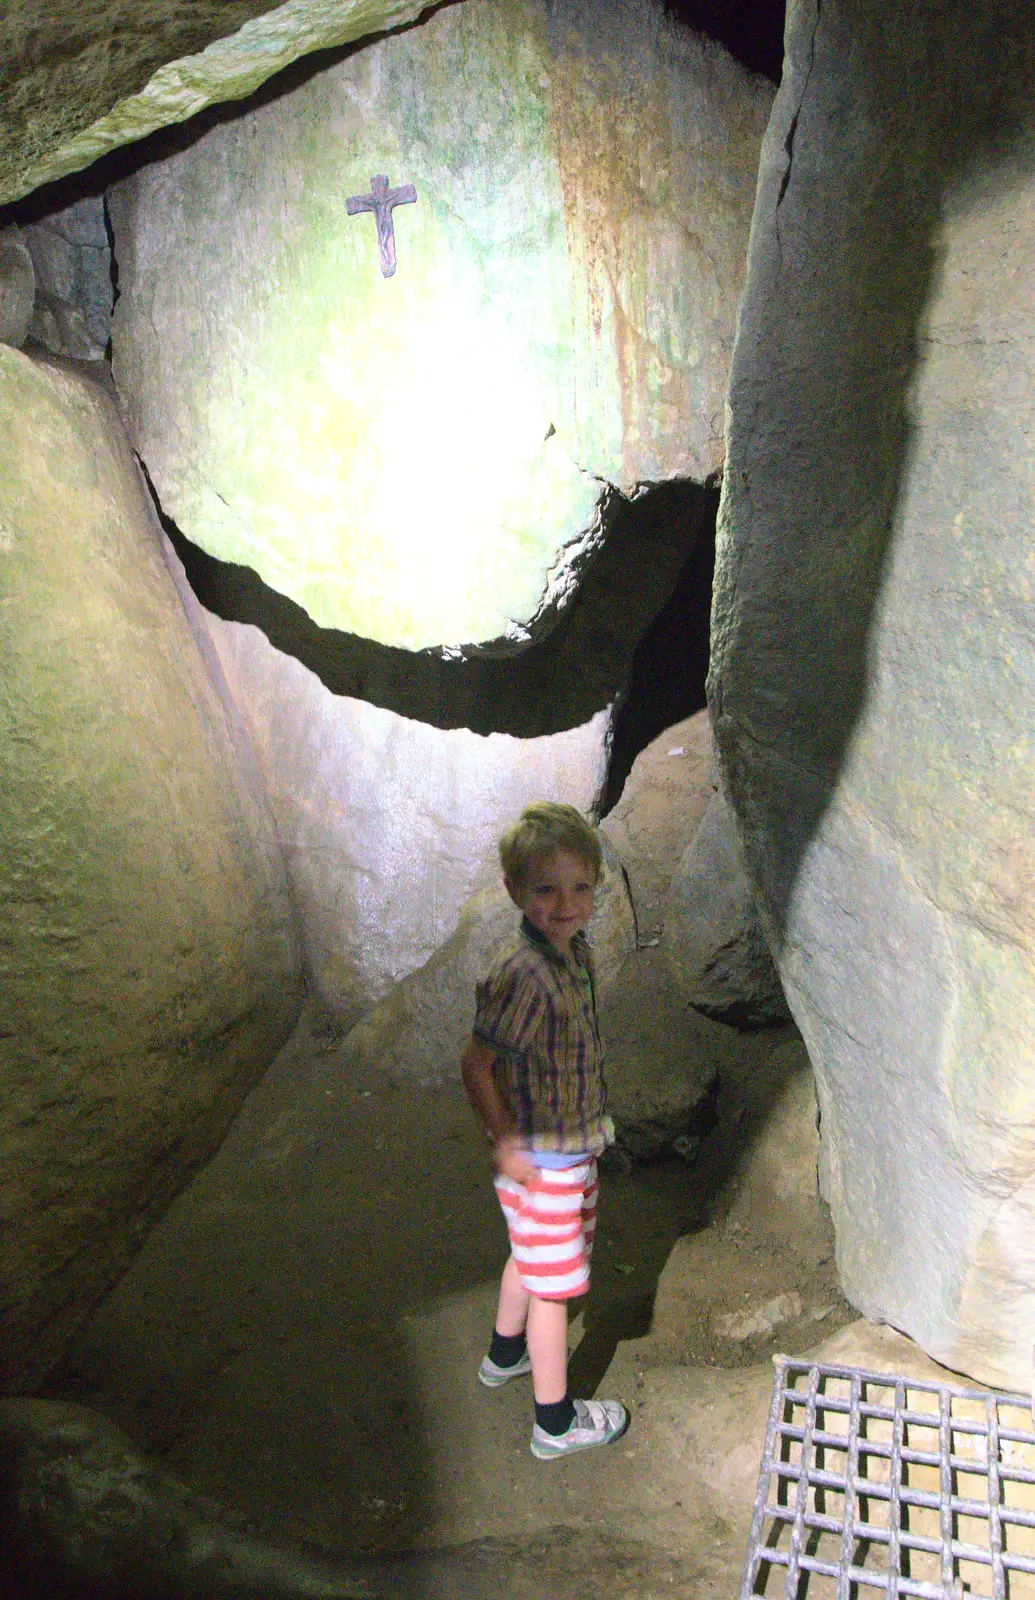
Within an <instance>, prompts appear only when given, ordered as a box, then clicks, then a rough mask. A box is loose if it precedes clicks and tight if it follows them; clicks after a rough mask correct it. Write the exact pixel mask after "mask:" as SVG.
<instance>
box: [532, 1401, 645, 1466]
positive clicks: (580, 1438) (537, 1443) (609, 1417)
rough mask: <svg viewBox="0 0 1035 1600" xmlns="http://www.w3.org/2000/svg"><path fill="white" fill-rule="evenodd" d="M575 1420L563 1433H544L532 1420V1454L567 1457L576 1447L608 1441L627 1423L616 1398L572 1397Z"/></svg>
mask: <svg viewBox="0 0 1035 1600" xmlns="http://www.w3.org/2000/svg"><path fill="white" fill-rule="evenodd" d="M572 1404H573V1405H574V1407H575V1420H574V1422H573V1423H572V1425H571V1427H570V1428H569V1429H568V1430H567V1432H566V1433H559V1434H555V1433H547V1432H546V1429H545V1428H541V1427H540V1426H539V1424H538V1422H537V1423H536V1425H535V1427H534V1428H533V1429H532V1445H531V1449H532V1454H533V1455H534V1456H537V1457H538V1459H539V1460H540V1461H552V1460H553V1459H554V1457H555V1456H570V1455H572V1454H573V1453H574V1452H575V1451H576V1450H592V1449H593V1446H594V1445H598V1444H611V1443H612V1441H613V1440H615V1439H620V1438H621V1437H622V1434H623V1433H624V1432H625V1430H626V1428H627V1427H628V1426H629V1413H628V1411H626V1409H625V1407H624V1406H623V1405H622V1403H621V1401H620V1400H575V1401H573V1402H572Z"/></svg>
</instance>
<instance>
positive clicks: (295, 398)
mask: <svg viewBox="0 0 1035 1600" xmlns="http://www.w3.org/2000/svg"><path fill="white" fill-rule="evenodd" d="M769 104H770V90H769V87H768V85H767V84H765V83H763V82H762V81H761V80H757V79H754V78H752V77H751V76H750V75H749V74H747V73H745V72H744V71H743V70H742V69H741V68H740V67H738V66H736V64H735V63H734V62H733V61H732V60H731V59H730V58H729V57H727V56H726V55H725V54H724V53H723V52H722V51H721V49H719V48H718V47H716V46H710V45H707V44H706V43H704V42H703V41H701V40H699V39H698V38H697V37H696V36H695V35H693V34H691V33H689V32H688V31H687V30H685V29H681V28H679V27H678V25H677V24H676V23H674V22H673V21H672V20H671V19H669V18H667V17H666V15H665V13H664V10H663V8H662V6H661V5H660V3H655V0H634V3H630V4H625V5H623V6H621V7H616V6H615V5H613V4H611V3H609V0H594V3H593V4H584V3H583V0H563V3H562V4H560V5H557V4H551V5H547V4H546V3H545V0H499V3H496V0H467V3H465V4H464V5H462V6H446V7H442V8H440V9H438V10H437V11H436V12H435V13H434V14H433V15H432V17H431V18H430V19H429V20H428V21H427V22H426V23H425V24H423V25H422V26H420V27H418V28H412V29H409V30H408V31H406V32H405V33H403V34H399V35H395V36H391V37H388V38H385V39H382V40H379V41H378V42H376V43H375V44H372V45H369V46H367V47H366V48H364V49H362V50H359V51H356V52H354V53H352V54H350V55H349V56H348V57H347V58H346V59H344V60H342V61H340V62H338V63H337V64H335V65H332V66H330V67H327V68H326V69H324V70H320V71H317V72H313V73H312V74H310V75H309V76H308V77H307V78H306V79H305V80H304V81H302V82H299V83H298V84H297V85H296V86H295V87H292V88H288V89H285V90H284V92H283V93H281V94H279V95H278V96H277V97H276V98H274V97H272V96H267V97H266V98H265V100H264V101H263V102H262V103H261V104H256V105H253V106H252V107H251V108H250V109H249V110H248V111H247V112H242V114H241V115H239V116H237V117H235V118H234V119H232V120H231V119H225V118H224V119H220V120H218V121H215V122H214V123H213V124H212V125H211V126H209V127H208V129H207V131H205V132H203V133H200V134H199V136H198V137H197V138H195V139H193V140H192V141H191V142H190V143H189V144H188V145H187V147H186V148H182V149H180V150H179V151H178V152H176V153H173V154H169V155H168V156H166V157H165V158H164V159H160V160H156V161H155V162H153V163H152V164H150V165H148V166H147V167H145V168H142V169H141V171H140V172H138V173H137V174H136V175H135V176H133V177H132V178H130V179H127V180H125V181H124V182H123V183H121V184H119V185H117V186H116V187H115V189H114V190H113V191H112V192H111V194H110V196H109V204H110V210H111V215H112V219H113V222H114V228H115V236H116V254H117V257H118V261H119V285H120V298H119V301H118V305H117V308H116V316H115V329H114V335H113V343H114V360H115V369H116V375H117V382H118V386H119V390H120V395H121V397H122V401H123V405H124V408H125V412H126V416H127V418H128V422H129V426H130V431H131V435H132V438H133V440H134V444H135V445H136V447H137V449H138V450H139V452H140V454H141V455H142V457H143V459H144V460H145V461H146V463H147V466H148V470H149V472H150V474H151V476H152V479H153V481H154V483H155V485H156V488H157V491H158V494H159V496H160V498H161V501H162V504H163V507H164V509H165V510H166V511H167V512H168V514H169V515H170V516H171V517H172V519H173V520H174V521H175V522H176V523H177V525H178V526H179V527H180V528H181V530H182V531H183V532H184V533H185V534H186V535H187V536H188V537H189V538H191V539H192V540H194V541H195V542H196V543H197V544H199V545H201V546H202V547H203V548H204V549H205V550H207V551H209V552H210V553H211V554H212V555H214V556H217V557H219V558H221V559H223V560H226V561H231V562H236V563H239V564H243V565H245V566H251V567H254V568H255V569H256V570H257V571H258V572H259V573H260V575H261V576H262V577H263V578H264V579H265V581H266V582H267V583H268V584H270V585H271V586H272V587H274V588H276V589H278V590H279V591H280V592H282V593H283V594H285V595H288V596H290V597H291V598H292V599H293V600H295V601H297V602H298V603H299V604H300V605H301V606H303V607H304V608H305V610H306V611H307V612H308V613H309V615H310V616H311V617H312V618H313V619H314V621H315V622H317V623H318V624H320V625H321V626H322V627H327V628H338V629H343V630H346V631H349V632H352V633H355V634H359V635H361V636H363V637H367V638H373V639H378V640H380V641H382V642H383V643H387V644H395V645H401V646H405V647H406V648H409V649H418V648H422V647H426V646H445V645H453V646H457V645H461V644H464V643H469V642H471V641H482V642H490V641H492V642H496V643H497V644H498V645H499V646H500V647H501V648H511V647H513V646H514V645H515V644H520V643H523V642H525V641H526V640H527V639H528V637H529V632H530V631H531V632H535V631H536V630H537V629H545V627H546V626H547V625H548V623H549V622H550V621H551V620H552V619H554V618H555V616H556V614H557V611H558V609H559V608H561V607H563V605H564V603H565V601H566V600H567V598H569V597H570V595H571V593H572V592H573V589H574V586H575V585H576V583H577V581H578V576H579V572H580V570H581V568H582V564H583V563H584V561H585V560H586V558H587V557H588V555H589V554H590V552H591V551H592V548H593V546H594V542H595V541H598V540H599V538H600V528H599V526H598V520H597V507H598V502H599V500H600V496H601V480H606V481H607V482H609V483H611V484H615V485H617V486H618V487H620V488H622V489H624V490H627V491H631V490H633V489H634V488H635V487H636V486H637V485H638V484H640V483H642V482H644V481H650V480H655V481H657V480H660V479H665V478H670V477H676V476H690V477H696V478H704V477H705V476H707V475H708V474H709V473H710V472H712V471H713V470H714V469H715V468H716V467H717V466H718V464H719V463H720V461H721V459H722V450H723V438H722V435H723V395H724V390H725V383H726V374H727V367H728V355H729V350H730V346H731V341H732V333H733V322H734V316H735V308H736V304H737V299H738V296H739V292H740V286H741V280H742V271H743V259H744V252H745V246H746V237H747V224H748V218H749V213H750V206H751V202H752V198H753V193H754V182H755V173H756V169H757V156H758V148H759V142H760V137H761V131H762V126H763V123H764V119H765V116H766V114H767V112H768V109H769ZM616 105H621V107H622V114H621V116H620V117H616V116H615V106H616ZM181 142H182V141H181ZM377 172H380V173H384V174H387V176H388V179H389V182H390V184H392V185H399V184H413V185H414V186H415V188H416V193H417V200H416V203H415V204H407V205H400V206H398V207H397V208H396V210H395V211H394V213H393V217H394V231H395V238H396V251H397V261H398V265H397V270H396V272H395V274H394V276H391V277H384V276H382V272H381V270H380V268H379V265H378V244H377V235H376V229H375V224H374V219H373V217H372V215H370V214H369V213H364V214H361V215H358V216H349V215H348V214H347V210H346V200H347V199H348V198H349V197H350V196H356V195H363V194H366V193H367V192H368V191H370V184H371V182H372V174H374V173H377Z"/></svg>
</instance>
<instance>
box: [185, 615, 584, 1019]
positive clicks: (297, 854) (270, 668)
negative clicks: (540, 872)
mask: <svg viewBox="0 0 1035 1600" xmlns="http://www.w3.org/2000/svg"><path fill="white" fill-rule="evenodd" d="M208 627H209V631H210V633H211V636H212V638H213V640H214V642H215V646H216V649H217V651H218V653H219V658H220V662H221V664H222V668H223V671H224V672H225V674H226V679H227V682H228V684H229V686H230V690H231V693H232V694H233V697H234V700H235V703H236V704H237V706H238V707H239V708H240V711H241V715H242V718H243V720H244V722H245V725H246V727H247V729H248V734H249V742H250V744H251V746H252V748H253V749H254V751H255V755H256V759H257V761H258V763H259V765H260V767H261V769H262V772H263V776H264V779H265V783H266V787H267V790H268V793H269V797H270V805H271V807H272V810H273V815H274V817H275V819H276V827H277V835H278V837H279V839H280V843H281V848H282V850H283V853H284V860H285V864H286V867H287V871H288V876H289V879H290V882H291V891H292V895H293V898H294V901H295V904H296V906H297V908H298V913H299V917H300V919H301V924H302V940H303V949H304V954H305V963H306V971H307V974H308V976H309V978H310V980H311V982H312V985H313V987H314V988H315V989H316V991H317V993H318V994H319V995H320V997H321V999H322V1000H323V1001H324V1003H325V1005H327V1006H328V1007H329V1008H330V1010H332V1011H333V1012H335V1013H337V1015H338V1016H339V1017H340V1018H342V1019H344V1020H345V1021H347V1022H352V1021H355V1020H356V1018H357V1017H358V1016H359V1015H360V1013H361V1012H362V1011H364V1010H365V1009H366V1008H367V1007H368V1006H369V1005H371V1004H372V1003H373V1002H374V1001H375V1000H379V999H380V998H381V997H382V995H384V994H386V993H387V992H388V990H389V989H390V988H391V987H392V985H393V984H394V983H396V982H398V981H399V980H400V979H401V978H404V977H405V976H406V975H407V973H410V972H413V971H414V970H415V969H416V968H418V967H421V966H423V964H424V963H425V962H426V961H427V960H428V959H429V957H430V956H431V955H432V954H433V953H434V951H436V950H437V949H438V948H439V946H440V945H442V944H444V943H445V941H446V940H447V939H448V938H449V937H450V936H451V935H452V934H453V932H454V930H455V929H456V927H457V924H458V922H459V920H460V914H461V911H462V909H463V907H464V904H465V902H466V901H467V900H468V899H469V898H470V896H471V895H472V894H473V893H474V892H475V891H476V890H478V889H479V888H481V887H484V885H485V884H486V882H487V881H489V880H490V879H494V878H495V877H496V876H497V875H498V861H497V854H496V850H497V843H498V840H499V837H500V835H501V833H502V832H503V830H504V828H505V827H506V826H507V824H508V823H510V822H513V821H514V819H515V818H516V817H517V816H518V815H519V814H520V812H521V810H522V808H523V807H524V806H526V805H527V804H528V803H529V802H530V801H532V800H543V799H549V800H562V801H566V802H567V803H568V804H569V805H574V806H576V807H577V808H578V809H579V810H580V811H588V810H589V809H590V808H591V807H592V805H593V804H594V802H595V800H596V799H597V796H598V795H599V793H600V790H601V789H602V787H603V784H604V778H605V775H606V768H607V748H606V746H607V734H608V730H609V727H610V714H609V712H608V711H607V710H604V711H601V712H599V713H598V714H597V715H596V716H595V717H592V718H591V719H590V720H589V722H587V723H585V724H584V725H583V726H582V727H579V728H572V729H569V730H568V731H567V732H563V733H555V734H544V735H543V736H542V737H541V738H538V739H515V738H512V737H510V736H509V735H507V734H500V733H493V734H486V735H480V734H475V733H471V732H470V731H469V730H468V729H467V728H451V729H443V728H434V727H431V726H430V725H429V724H428V723H425V722H417V721H415V720H413V719H411V718H409V717H402V716H398V715H397V714H396V713H395V712H393V711H384V710H382V709H381V708H380V707H378V706H373V705H370V704H368V703H367V702H366V701H364V700H353V699H351V698H349V697H348V696H346V695H333V694H331V693H329V691H328V690H326V689H325V688H324V687H323V684H322V683H321V682H320V680H319V678H317V677H316V676H315V675H314V674H313V673H311V672H310V671H308V669H307V668H305V667H303V666H302V665H301V664H300V663H299V662H297V661H295V660H294V659H293V658H292V657H291V656H289V655H285V654H283V652H281V651H279V650H276V649H274V647H273V646H272V645H271V644H270V643H269V641H268V640H267V639H266V638H265V636H264V635H263V634H262V633H261V631H260V630H259V629H258V628H254V627H251V626H249V625H246V624H243V623H232V622H222V621H220V620H219V619H218V618H216V617H213V616H209V617H208Z"/></svg>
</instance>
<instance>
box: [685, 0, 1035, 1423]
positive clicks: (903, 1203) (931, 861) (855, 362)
mask: <svg viewBox="0 0 1035 1600" xmlns="http://www.w3.org/2000/svg"><path fill="white" fill-rule="evenodd" d="M978 40H980V41H981V44H980V48H979V50H978V53H979V54H980V61H981V68H980V71H975V61H976V59H977V56H976V53H975V51H976V41H978ZM788 45H789V59H788V67H787V70H786V73H785V77H784V82H783V86H782V88H781V90H780V94H779V97H778V100H777V105H776V109H775V112H774V118H773V122H772V125H771V127H770V130H769V133H768V135H767V139H766V144H765V149H764V154H763V164H762V170H761V176H760V185H759V197H758V205H757V210H756V216H755V221H754V225H753V231H752V251H751V258H750V263H749V270H748V284H747V289H746V293H745V299H744V302H743V305H742V307H741V313H740V324H739V337H738V344H737V349H736V353H735V358H734V367H733V373H732V377H731V386H730V414H731V424H730V428H731V431H730V453H729V459H728V462H727V470H726V478H725V495H724V501H723V506H722V511H721V514H720V539H719V550H718V563H717V573H716V599H715V611H714V629H713V657H712V660H713V669H712V680H711V686H710V693H711V697H712V705H713V712H714V714H715V725H716V737H717V741H718V745H719V749H720V753H721V758H722V764H723V769H724V787H725V789H726V791H727V793H728V794H729V795H730V797H731V800H732V802H733V804H734V806H735V807H736V810H737V812H738V814H739V818H740V822H741V825H742V828H743V831H744V835H745V839H746V845H747V851H748V858H749V865H750V868H751V871H752V875H753V877H754V879H755V882H756V885H757V887H758V889H759V891H760V895H761V900H762V904H763V907H764V910H765V913H766V915H767V916H768V919H769V932H770V933H771V936H772V937H771V941H770V942H771V943H772V945H773V947H774V949H776V950H778V951H779V965H780V971H781V976H782V978H783V984H784V989H785V991H786V993H787V997H788V1000H789V1002H790V1005H791V1008H792V1010H793V1012H794V1015H795V1019H796V1020H797V1022H798V1024H799V1026H800V1028H801V1030H802V1033H803V1034H804V1036H805V1040H806V1043H807V1045H808V1050H809V1055H810V1057H811V1059H812V1062H813V1064H814V1066H815V1070H816V1078H817V1085H818V1091H819V1098H820V1105H821V1111H822V1136H823V1164H824V1169H825V1184H826V1190H827V1193H828V1196H829V1200H830V1203H831V1206H832V1209H833V1214H834V1220H835V1223H836V1227H837V1235H838V1265H839V1269H840V1272H841V1275H842V1279H843V1282H844V1286H845V1290H846V1293H847V1294H848V1295H849V1297H850V1298H851V1299H852V1300H853V1301H854V1302H855V1304H856V1305H858V1306H859V1307H860V1308H861V1309H863V1310H864V1311H865V1312H866V1313H867V1314H868V1315H870V1316H873V1317H877V1318H881V1319H884V1320H887V1321H889V1322H891V1323H893V1324H894V1325H895V1326H897V1327H899V1328H902V1329H904V1330H905V1331H906V1332H908V1333H910V1334H911V1335H912V1336H913V1337H914V1338H916V1339H917V1340H918V1341H919V1342H920V1343H921V1344H922V1345H923V1346H924V1348H925V1349H927V1350H928V1351H929V1352H930V1353H931V1354H932V1355H934V1356H935V1357H936V1358H937V1359H938V1360H940V1361H943V1362H945V1363H946V1364H947V1365H948V1366H950V1367H952V1368H954V1369H957V1370H960V1371H963V1372H968V1373H971V1374H974V1375H977V1376H979V1377H981V1378H984V1379H986V1380H988V1381H993V1382H998V1383H1002V1384H1005V1385H1006V1386H1007V1387H1009V1388H1011V1389H1020V1390H1022V1391H1024V1392H1025V1393H1026V1392H1027V1391H1028V1390H1029V1389H1030V1387H1031V1355H1032V1327H1033V1325H1035V845H1033V841H1035V789H1033V785H1032V771H1033V757H1035V750H1033V745H1032V714H1031V708H1032V704H1033V700H1035V622H1033V611H1032V604H1031V600H1032V585H1033V582H1035V575H1033V566H1035V556H1033V553H1032V527H1033V524H1035V505H1033V487H1032V468H1031V438H1032V433H1033V429H1035V404H1033V395H1035V385H1033V376H1035V343H1033V327H1032V297H1031V285H1032V283H1033V281H1035V122H1033V114H1032V107H1033V105H1035V93H1033V90H1035V40H1033V36H1032V32H1031V13H1030V7H1028V6H1027V5H1026V4H1020V3H1012V4H1007V5H997V6H993V5H991V4H984V3H983V0H982V3H979V4H978V5H976V6H971V7H968V8H967V10H966V12H965V13H964V12H961V11H957V10H955V9H953V8H948V9H944V10H942V11H939V12H937V13H932V12H930V11H929V10H927V9H926V8H922V7H907V6H898V7H895V8H893V11H892V12H891V13H889V9H888V7H886V6H884V5H878V4H876V3H870V0H867V3H865V4H856V5H852V6H849V5H846V4H843V3H840V0H830V3H825V4H824V5H823V6H822V9H820V8H819V7H818V6H817V5H816V4H813V3H808V0H800V3H797V4H795V5H794V6H793V7H792V11H791V15H790V18H789V27H788ZM919 84H922V86H923V87H922V92H917V85H919Z"/></svg>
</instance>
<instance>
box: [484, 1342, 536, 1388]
mask: <svg viewBox="0 0 1035 1600" xmlns="http://www.w3.org/2000/svg"><path fill="white" fill-rule="evenodd" d="M531 1370H532V1363H531V1361H530V1359H529V1355H528V1351H527V1350H526V1351H525V1353H524V1355H523V1356H522V1357H521V1359H520V1361H515V1363H514V1365H513V1366H512V1367H500V1366H497V1364H496V1362H495V1361H492V1360H490V1358H489V1357H488V1356H483V1357H482V1364H481V1366H480V1367H479V1368H478V1376H479V1378H480V1379H481V1381H482V1383H484V1385H485V1387H486V1388H487V1389H498V1388H499V1386H500V1384H501V1383H509V1382H510V1380H511V1378H523V1377H524V1376H525V1375H526V1373H529V1372H531Z"/></svg>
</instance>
